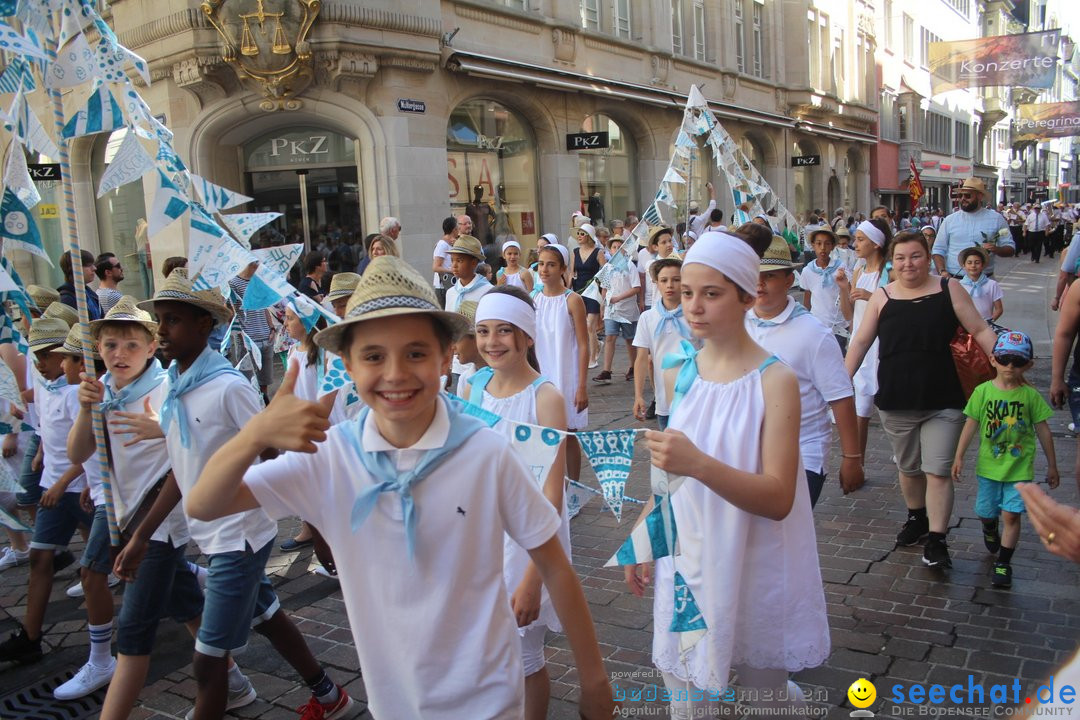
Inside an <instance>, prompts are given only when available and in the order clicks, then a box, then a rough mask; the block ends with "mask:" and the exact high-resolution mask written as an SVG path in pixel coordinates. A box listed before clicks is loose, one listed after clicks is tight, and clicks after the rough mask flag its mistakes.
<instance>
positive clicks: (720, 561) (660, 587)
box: [653, 369, 829, 690]
mask: <svg viewBox="0 0 1080 720" xmlns="http://www.w3.org/2000/svg"><path fill="white" fill-rule="evenodd" d="M764 417H765V402H764V398H763V395H762V389H761V370H760V369H758V370H754V371H752V372H750V373H748V374H746V375H744V376H743V377H741V378H739V379H737V380H734V381H732V382H730V383H715V382H709V381H706V380H703V379H701V378H700V377H698V378H696V379H695V380H694V383H693V385H691V387H690V389H689V391H688V392H687V393H686V395H685V396H684V397H683V398H682V400H681V402H679V404H678V405H677V406H676V407H675V409H674V410H673V412H672V414H671V424H670V427H671V428H674V429H677V430H681V431H683V432H684V433H686V434H687V436H689V438H690V439H691V440H692V441H693V442H694V444H695V445H696V446H697V447H698V448H700V449H701V450H702V451H704V452H706V453H708V454H709V455H711V456H712V457H714V458H716V459H718V460H720V461H722V462H724V463H727V464H728V465H731V466H732V467H735V468H738V469H740V470H744V471H747V472H755V473H757V472H761V452H762V448H761V439H762V438H761V427H762V422H763V420H764ZM803 474H804V473H803V468H802V461H801V460H800V462H799V468H798V474H797V475H796V477H797V478H802V477H803ZM671 505H672V511H673V513H674V516H675V526H676V528H677V532H678V538H679V544H680V547H681V554H680V555H678V556H677V557H675V558H670V557H666V558H661V559H660V560H659V561H657V563H656V590H655V600H654V603H653V628H654V629H653V663H654V664H655V665H656V667H658V668H659V669H660V670H662V671H664V672H668V673H671V674H672V675H675V676H676V677H678V678H679V679H680V680H683V681H689V682H691V683H693V684H694V685H695V686H697V687H699V688H702V689H706V690H712V689H717V690H720V689H723V688H725V687H727V685H728V676H729V671H730V669H731V667H732V666H733V665H737V664H746V665H750V666H751V667H755V668H760V669H784V670H787V671H789V672H795V671H798V670H802V669H804V668H808V667H814V666H817V665H820V664H821V663H823V662H824V661H825V660H826V659H827V658H828V657H829V625H828V620H827V618H826V615H825V594H824V591H823V589H822V585H821V572H820V570H819V569H818V555H817V543H816V539H815V534H814V521H813V517H812V515H811V510H810V492H809V490H808V488H807V485H806V483H804V482H802V481H799V482H797V483H796V491H795V501H794V504H793V505H792V508H791V512H790V513H789V514H788V516H787V517H786V518H784V519H783V520H780V521H775V520H769V519H768V518H764V517H760V516H757V515H752V514H750V513H747V512H745V511H743V510H740V509H739V508H737V507H735V506H734V505H732V504H730V503H728V502H727V501H726V500H724V499H723V498H722V497H720V496H719V495H717V494H716V493H714V492H713V491H711V490H709V489H708V488H707V487H706V486H705V485H703V484H702V483H701V482H699V481H697V480H695V479H693V478H687V479H686V480H685V481H684V483H683V485H682V487H680V488H679V489H677V490H676V491H675V492H674V493H673V494H672V495H671ZM674 571H678V572H679V574H680V575H682V577H683V579H684V580H685V582H686V585H687V586H688V587H689V589H690V591H691V593H692V594H693V596H694V599H695V600H696V602H697V607H698V609H699V610H700V612H701V616H702V618H703V619H704V621H705V624H706V626H707V629H706V630H705V634H704V636H703V637H702V638H701V639H700V640H698V642H697V644H696V645H693V646H692V647H691V648H689V650H687V651H686V653H685V656H682V654H681V653H680V647H679V641H680V636H681V635H682V633H676V632H671V631H670V627H671V622H672V618H673V616H674V610H675V597H674V591H675V588H674Z"/></svg>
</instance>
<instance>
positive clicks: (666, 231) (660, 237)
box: [638, 227, 675, 310]
mask: <svg viewBox="0 0 1080 720" xmlns="http://www.w3.org/2000/svg"><path fill="white" fill-rule="evenodd" d="M648 246H649V259H648V261H647V262H646V263H645V266H644V267H642V266H641V265H640V264H639V266H638V272H640V273H643V274H644V275H645V309H646V310H648V309H649V308H651V307H652V306H653V304H655V303H656V285H654V284H653V281H652V276H650V275H649V265H651V264H652V263H654V262H656V261H657V260H658V259H660V258H666V257H671V255H672V253H674V252H675V236H674V233H673V232H672V230H671V228H669V227H658V228H655V229H654V230H653V231H652V232H650V233H649V242H648Z"/></svg>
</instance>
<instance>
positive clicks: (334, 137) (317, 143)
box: [244, 128, 356, 171]
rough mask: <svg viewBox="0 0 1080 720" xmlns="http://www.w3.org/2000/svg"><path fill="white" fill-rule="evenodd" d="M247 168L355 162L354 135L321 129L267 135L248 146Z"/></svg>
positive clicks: (258, 168) (246, 151)
mask: <svg viewBox="0 0 1080 720" xmlns="http://www.w3.org/2000/svg"><path fill="white" fill-rule="evenodd" d="M244 157H245V159H246V169H247V170H249V171H250V170H263V169H271V168H280V167H282V166H290V165H292V166H295V165H337V166H342V165H355V164H356V160H355V157H356V153H355V149H354V144H353V140H352V138H347V137H345V136H343V135H338V134H337V133H333V132H329V131H327V130H321V129H314V128H312V129H308V130H287V131H278V132H272V133H269V134H267V135H263V136H262V137H261V138H258V139H257V140H254V141H253V142H250V143H248V144H247V145H245V146H244Z"/></svg>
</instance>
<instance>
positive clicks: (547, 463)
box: [510, 422, 566, 486]
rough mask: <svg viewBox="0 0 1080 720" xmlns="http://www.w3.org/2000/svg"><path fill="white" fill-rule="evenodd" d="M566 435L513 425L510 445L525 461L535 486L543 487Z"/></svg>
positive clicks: (527, 426) (530, 426)
mask: <svg viewBox="0 0 1080 720" xmlns="http://www.w3.org/2000/svg"><path fill="white" fill-rule="evenodd" d="M565 436H566V433H562V432H559V431H558V430H554V429H552V428H543V427H537V426H535V425H530V424H528V423H520V422H516V423H514V429H513V434H512V438H513V439H512V440H511V442H510V444H511V445H513V446H514V449H515V450H517V452H518V456H519V457H521V459H522V460H524V461H525V465H526V466H527V467H528V468H529V471H530V472H532V474H533V478H534V479H535V480H536V482H537V484H538V485H540V486H543V484H544V482H545V481H546V480H547V476H548V473H549V472H550V471H551V466H552V465H554V464H555V457H556V455H558V453H559V445H560V444H561V443H562V441H563V437H565Z"/></svg>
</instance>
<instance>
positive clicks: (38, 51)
mask: <svg viewBox="0 0 1080 720" xmlns="http://www.w3.org/2000/svg"><path fill="white" fill-rule="evenodd" d="M0 51H3V52H6V53H9V54H11V55H24V56H26V57H32V58H36V59H38V60H48V59H49V56H48V55H47V54H46V52H45V51H44V50H43V49H42V48H41V46H40V45H38V44H37V43H36V42H34V41H33V40H32V39H31V38H30V37H27V36H25V35H22V34H21V33H19V32H17V31H16V30H15V29H14V28H12V27H11V26H10V25H8V24H7V23H4V22H0Z"/></svg>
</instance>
